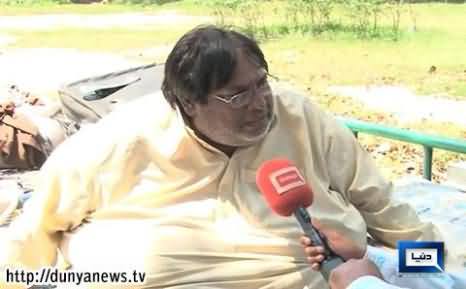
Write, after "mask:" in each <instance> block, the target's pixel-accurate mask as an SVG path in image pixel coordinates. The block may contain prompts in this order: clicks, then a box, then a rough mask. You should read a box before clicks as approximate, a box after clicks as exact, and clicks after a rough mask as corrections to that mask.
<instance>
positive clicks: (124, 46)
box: [0, 0, 466, 179]
mask: <svg viewBox="0 0 466 289" xmlns="http://www.w3.org/2000/svg"><path fill="white" fill-rule="evenodd" d="M196 3H197V2H196V1H194V0H185V1H178V2H175V3H171V4H167V5H160V6H157V5H155V6H135V5H131V6H126V5H113V4H112V5H51V4H45V5H27V6H2V5H1V4H0V11H1V14H2V15H35V14H44V13H55V14H61V13H77V14H86V15H89V14H109V13H121V12H139V13H144V14H158V13H165V12H167V11H171V12H173V11H174V12H177V13H180V14H187V15H212V14H213V11H214V10H213V9H212V8H207V7H205V6H202V5H198V4H196ZM280 3H281V2H277V1H273V2H263V4H261V5H262V6H261V5H259V6H258V7H256V8H257V9H258V11H260V13H259V14H257V13H256V14H255V16H257V17H256V20H257V23H258V24H260V25H265V27H267V28H268V29H269V30H268V32H269V35H268V37H266V38H264V37H262V38H260V41H261V46H262V47H263V49H264V52H265V54H266V57H267V59H268V60H269V64H270V69H271V72H272V73H273V74H275V75H277V76H279V77H280V78H281V79H283V80H286V81H289V82H291V83H293V84H295V85H296V86H298V87H300V88H301V89H304V90H307V91H309V92H310V93H311V94H312V95H313V97H314V98H315V100H316V101H317V102H318V103H319V104H320V105H321V106H323V107H324V108H326V109H328V110H330V111H332V112H334V113H337V114H342V115H346V116H351V117H356V118H359V119H363V120H368V121H372V122H377V123H383V124H386V125H392V126H398V127H404V128H410V129H415V130H418V131H423V132H426V133H432V134H438V135H445V136H449V137H456V138H463V139H464V138H466V128H464V127H460V126H457V125H453V124H444V123H434V122H429V121H422V122H418V123H409V124H400V123H399V122H398V121H397V120H396V119H394V118H393V117H392V116H391V115H388V114H386V113H384V112H382V111H373V110H368V109H367V108H366V107H365V106H364V104H361V103H358V102H356V101H354V100H351V99H347V98H342V97H335V96H332V95H329V94H328V93H327V92H326V90H327V87H328V86H329V85H345V84H346V85H364V84H367V85H369V84H393V85H406V86H408V87H411V88H413V89H414V90H416V91H417V92H418V93H420V94H441V95H442V96H443V97H451V98H456V99H462V100H466V53H464V51H466V18H464V15H466V5H461V4H417V5H413V6H412V11H411V14H405V17H404V18H403V19H402V22H401V27H402V29H401V31H402V35H401V38H400V40H399V41H393V40H391V39H390V37H381V38H375V39H365V40H362V39H359V38H357V37H355V35H354V33H353V32H352V31H351V29H348V27H347V26H345V22H344V20H343V21H342V23H341V24H342V25H340V26H338V25H337V26H335V27H332V28H333V30H332V31H331V32H325V33H321V34H319V35H317V36H316V35H311V34H310V33H302V32H291V33H285V32H286V31H285V30H286V29H288V30H289V27H286V26H284V25H283V20H284V19H286V17H287V16H286V15H285V14H286V13H285V12H284V11H285V9H284V7H283V6H280V5H282V4H280ZM277 11H279V12H277ZM254 13H255V12H254V11H253V12H251V15H254ZM277 13H282V14H281V15H278V16H277ZM243 15H244V14H243ZM237 16H238V14H237V15H233V16H230V17H237ZM231 19H232V18H227V19H226V20H227V21H231ZM233 19H236V20H234V21H233V22H235V23H237V22H236V21H237V18H233ZM413 19H415V20H416V21H415V22H416V30H415V31H413V23H414V22H413ZM387 21H388V20H385V22H382V23H381V25H388V24H389V23H388V22H387ZM198 24H201V23H200V22H192V23H177V25H164V26H146V27H142V28H141V27H139V28H135V27H128V28H115V27H112V28H108V29H93V28H70V27H62V28H60V29H53V30H52V29H50V30H31V29H26V30H18V29H9V30H1V29H0V35H1V34H2V33H7V34H10V35H12V36H14V37H16V38H17V42H16V43H14V44H13V45H12V46H11V47H10V48H28V47H29V48H32V47H54V48H55V47H57V48H58V47H63V48H75V49H79V50H84V51H99V52H113V53H120V54H122V55H125V56H127V57H139V60H141V58H142V60H144V61H147V62H152V61H157V62H161V61H163V60H164V59H165V57H166V55H167V54H168V52H169V51H170V48H171V46H172V45H173V43H174V42H175V41H176V40H177V39H178V38H179V37H180V36H181V35H182V34H183V33H185V32H186V31H188V30H189V29H191V28H192V27H194V26H196V25H198ZM382 32H384V30H382ZM387 35H389V34H387ZM157 47H162V49H155V48H157ZM151 49H154V50H153V51H155V52H153V53H152V52H151V53H146V52H145V51H148V50H151ZM432 67H435V71H433V72H432V70H433V69H432ZM413 109H415V108H413ZM465 115H466V112H465ZM386 142H388V143H390V146H391V147H392V150H393V153H389V154H387V155H382V156H381V155H377V157H376V162H377V163H378V165H379V167H386V168H387V169H386V170H385V173H386V175H387V176H388V177H389V178H395V177H397V176H400V175H403V174H405V173H406V167H407V166H411V163H416V172H418V173H420V171H421V167H422V148H420V147H416V146H414V148H412V147H410V146H406V144H403V143H399V142H391V141H387V140H384V139H381V138H374V137H369V136H363V137H362V138H361V143H363V144H364V145H365V146H366V148H367V149H368V150H369V151H374V150H375V149H376V147H377V146H378V145H380V144H381V143H386ZM434 158H435V161H434V168H433V171H434V175H436V179H439V178H442V176H443V175H444V172H445V168H446V166H447V163H448V162H449V161H451V160H459V159H462V160H466V156H464V155H463V156H459V155H458V154H452V153H449V152H443V151H438V152H437V151H436V152H435V155H434Z"/></svg>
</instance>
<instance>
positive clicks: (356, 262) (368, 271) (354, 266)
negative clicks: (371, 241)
mask: <svg viewBox="0 0 466 289" xmlns="http://www.w3.org/2000/svg"><path fill="white" fill-rule="evenodd" d="M362 276H374V277H377V278H380V279H382V280H383V278H382V274H380V272H379V270H378V269H377V267H376V266H375V264H374V263H372V261H370V260H369V259H367V258H364V259H350V260H348V261H346V262H345V263H343V264H341V265H340V266H338V267H336V268H335V269H333V270H332V272H331V273H330V279H329V285H330V288H331V289H346V288H347V287H348V286H349V285H350V284H351V283H352V282H353V281H355V280H356V279H358V278H359V277H362Z"/></svg>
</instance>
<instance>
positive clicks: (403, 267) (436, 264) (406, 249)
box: [397, 241, 445, 277]
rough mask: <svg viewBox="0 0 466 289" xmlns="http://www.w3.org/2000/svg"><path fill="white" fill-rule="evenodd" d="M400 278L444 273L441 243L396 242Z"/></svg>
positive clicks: (442, 246) (442, 245)
mask: <svg viewBox="0 0 466 289" xmlns="http://www.w3.org/2000/svg"><path fill="white" fill-rule="evenodd" d="M397 247H398V260H399V264H398V273H399V274H400V276H408V277H409V276H426V275H437V274H441V273H443V272H444V271H445V265H444V244H443V242H417V241H398V243H397Z"/></svg>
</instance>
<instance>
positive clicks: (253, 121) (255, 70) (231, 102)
mask: <svg viewBox="0 0 466 289" xmlns="http://www.w3.org/2000/svg"><path fill="white" fill-rule="evenodd" d="M238 53H239V55H238V62H237V64H236V68H235V70H234V72H233V75H232V78H231V79H230V81H229V82H228V83H227V84H226V85H225V86H224V87H222V88H220V89H217V90H214V91H211V92H210V93H209V95H208V102H207V104H199V103H195V104H194V105H193V109H192V111H193V113H192V115H191V120H192V124H193V125H194V128H195V129H196V130H197V131H198V132H200V133H201V134H202V135H203V136H205V137H207V138H208V139H209V140H211V141H213V142H215V143H218V144H222V145H227V146H231V147H244V146H248V145H251V144H254V143H256V142H258V141H260V140H261V139H262V138H264V137H265V135H266V134H267V133H268V131H269V128H270V126H271V123H272V119H273V100H272V91H271V89H270V86H269V84H268V81H267V72H266V70H265V69H263V68H261V67H259V66H258V65H256V64H254V63H252V62H251V61H250V60H249V58H248V57H247V56H245V55H244V54H243V53H242V52H238Z"/></svg>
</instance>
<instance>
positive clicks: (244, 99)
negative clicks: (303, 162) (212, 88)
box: [214, 74, 269, 108]
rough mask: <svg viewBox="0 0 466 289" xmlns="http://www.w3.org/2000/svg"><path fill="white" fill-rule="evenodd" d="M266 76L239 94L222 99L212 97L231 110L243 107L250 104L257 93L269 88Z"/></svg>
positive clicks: (216, 96)
mask: <svg viewBox="0 0 466 289" xmlns="http://www.w3.org/2000/svg"><path fill="white" fill-rule="evenodd" d="M267 76H268V74H265V75H264V77H262V78H261V79H260V80H259V81H258V82H257V83H255V84H254V85H252V86H251V87H249V88H248V89H246V90H244V91H241V92H239V93H236V94H233V95H231V96H224V97H221V96H218V95H214V97H215V98H216V99H218V100H220V101H221V102H223V103H227V104H229V105H231V107H233V108H241V107H245V106H247V105H249V104H250V103H251V101H252V99H253V98H254V96H255V94H256V93H257V91H263V90H264V89H265V88H268V87H269V83H268V81H267Z"/></svg>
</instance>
